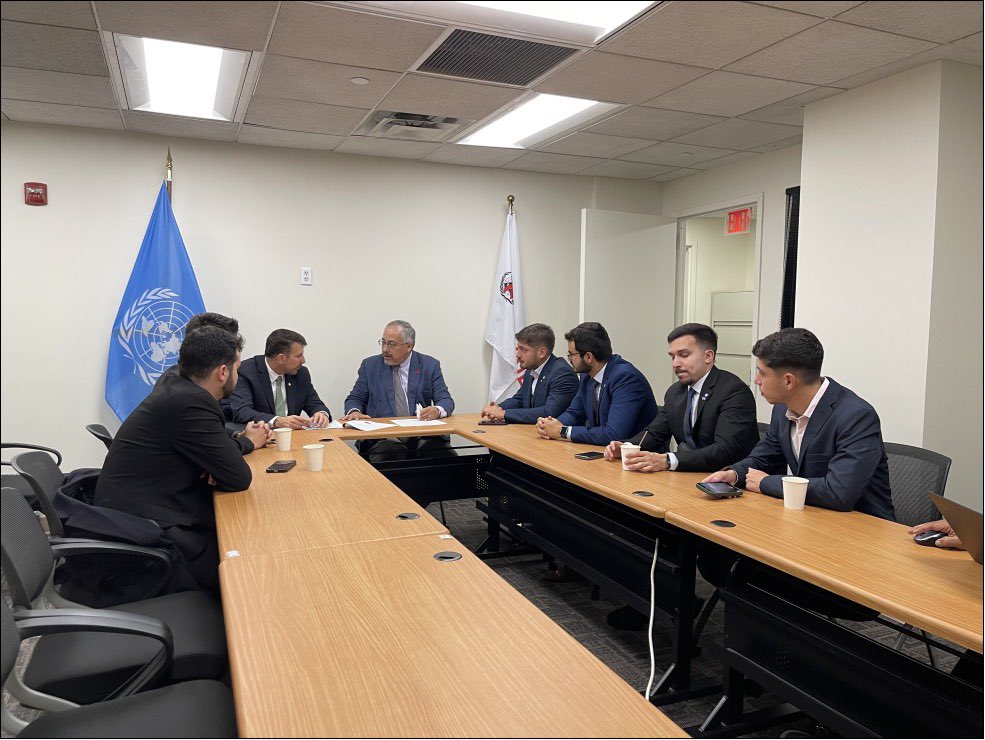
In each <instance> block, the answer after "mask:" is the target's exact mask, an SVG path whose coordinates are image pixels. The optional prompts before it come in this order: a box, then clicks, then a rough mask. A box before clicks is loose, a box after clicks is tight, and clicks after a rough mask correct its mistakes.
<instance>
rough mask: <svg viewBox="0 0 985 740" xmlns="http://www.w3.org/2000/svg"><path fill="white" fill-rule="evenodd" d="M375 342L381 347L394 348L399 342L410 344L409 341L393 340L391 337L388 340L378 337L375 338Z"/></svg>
mask: <svg viewBox="0 0 985 740" xmlns="http://www.w3.org/2000/svg"><path fill="white" fill-rule="evenodd" d="M376 343H377V344H378V345H380V346H381V347H386V348H387V349H396V348H397V347H399V346H400V345H401V344H410V342H394V341H393V340H392V339H390V340H387V339H379V340H377V342H376Z"/></svg>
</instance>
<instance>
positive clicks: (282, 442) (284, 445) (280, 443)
mask: <svg viewBox="0 0 985 740" xmlns="http://www.w3.org/2000/svg"><path fill="white" fill-rule="evenodd" d="M274 439H276V440H277V450H278V452H289V451H290V449H291V430H290V429H287V428H282V429H275V430H274Z"/></svg>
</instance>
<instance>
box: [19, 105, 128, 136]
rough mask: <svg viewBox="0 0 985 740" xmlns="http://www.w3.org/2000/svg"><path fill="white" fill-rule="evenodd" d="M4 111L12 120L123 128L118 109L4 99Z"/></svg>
mask: <svg viewBox="0 0 985 740" xmlns="http://www.w3.org/2000/svg"><path fill="white" fill-rule="evenodd" d="M3 113H4V115H5V116H7V117H8V118H10V119H11V120H12V121H33V122H36V123H56V124H61V125H64V126H86V127H91V128H115V129H122V128H123V121H122V120H120V112H119V111H118V110H107V109H106V108H83V107H81V106H77V105H56V104H53V103H37V102H33V101H28V100H4V101H3Z"/></svg>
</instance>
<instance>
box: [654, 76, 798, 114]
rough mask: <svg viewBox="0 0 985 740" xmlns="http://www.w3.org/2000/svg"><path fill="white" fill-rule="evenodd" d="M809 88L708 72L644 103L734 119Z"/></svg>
mask: <svg viewBox="0 0 985 740" xmlns="http://www.w3.org/2000/svg"><path fill="white" fill-rule="evenodd" d="M810 89H811V86H810V85H804V84H802V83H800V82H787V81H786V80H771V79H767V78H765V77H752V76H750V75H740V74H735V73H733V72H712V73H711V74H708V75H705V76H704V77H701V78H699V79H697V80H695V81H694V82H689V83H688V84H686V85H683V86H681V87H679V88H677V89H676V90H674V91H672V92H669V93H666V94H665V95H661V96H659V97H657V98H654V99H653V100H650V101H648V102H647V105H649V106H653V107H654V108H670V109H671V110H681V111H688V112H690V113H707V114H711V115H718V116H738V115H741V114H742V113H748V112H749V111H752V110H756V109H758V108H762V107H763V106H764V105H769V104H770V103H775V102H776V101H778V100H785V99H787V98H789V97H791V96H793V95H799V94H800V93H803V92H807V91H808V90H810Z"/></svg>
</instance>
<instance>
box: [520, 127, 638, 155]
mask: <svg viewBox="0 0 985 740" xmlns="http://www.w3.org/2000/svg"><path fill="white" fill-rule="evenodd" d="M652 143H653V142H652V141H649V140H647V139H627V138H625V137H623V136H605V135H604V134H586V133H582V132H579V133H576V134H571V135H570V136H565V137H564V138H563V139H558V140H557V141H555V142H552V143H550V144H547V145H546V146H538V147H537V150H538V151H541V152H554V153H555V154H577V155H579V156H582V157H605V158H607V159H608V158H610V157H618V156H619V155H621V154H629V153H630V152H635V151H636V150H637V149H642V148H643V147H647V146H650V145H651V144H652Z"/></svg>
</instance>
